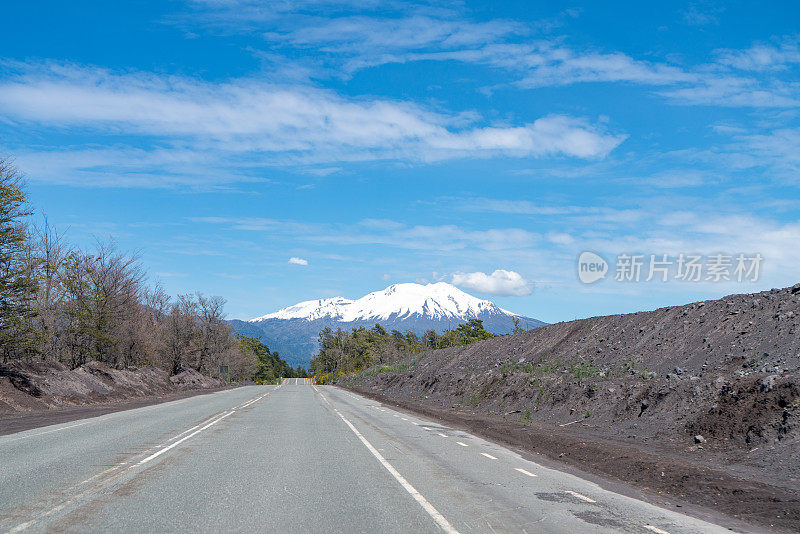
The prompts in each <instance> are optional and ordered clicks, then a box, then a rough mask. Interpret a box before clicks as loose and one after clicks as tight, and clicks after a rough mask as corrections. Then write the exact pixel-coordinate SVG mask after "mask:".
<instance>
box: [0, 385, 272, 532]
mask: <svg viewBox="0 0 800 534" xmlns="http://www.w3.org/2000/svg"><path fill="white" fill-rule="evenodd" d="M277 389H280V386H279V387H277V388H275V390H277ZM275 390H273V391H275ZM270 393H271V391H270V392H267V393H265V394H264V395H261V396H260V397H256V398H255V399H253V400H252V401H250V402H247V403H245V404H246V405H250V404H252V403H253V402H255V401H259V400H261V399H263V398H264V397H266V396H268V395H269V394H270ZM240 408H241V405H240V406H234V407H233V408H231V409H230V411H228V412H227V413H225V414H223V415H222V416H219V417H217V415H219V414H217V415H214V416H212V417H211V418H209V419H206V420H205V421H203V423H206V422H208V421H211V422H209V423H208V424H205V425H204V426H203V427H202V428H200V429H199V430H195V431H194V432H192V433H191V434H189V435H188V436H186V437H184V438H182V439H180V440H178V441H176V442H175V443H173V444H171V445H168V446H166V447H164V448H162V449H159V450H158V451H156V452H155V453H153V454H151V455H150V456H148V457H147V458H144V459H143V460H141V461H139V462H138V463H135V464H133V465H130V466H128V467H127V468H125V469H123V470H122V471H120V472H118V473H116V474H114V475H112V476H111V477H110V478H108V479H106V480H105V481H101V482H99V483H98V484H97V485H95V486H94V488H90V489H89V490H86V491H83V492H80V493H78V494H76V495H74V496H72V497H71V498H68V499H67V500H65V501H64V502H62V503H61V504H59V505H58V506H55V507H53V508H51V509H50V510H48V511H46V512H44V513H43V514H41V515H39V516H38V517H36V518H34V519H31V520H29V521H26V522H24V523H20V524H19V525H17V526H15V527H14V528H12V529H11V530H9V531H8V532H9V533H12V532H22V531H23V530H25V529H27V528H28V527H30V526H31V525H33V524H34V523H36V521H40V520H42V519H44V518H45V517H48V516H51V515H53V514H55V513H56V512H58V511H59V510H62V509H63V508H65V507H66V506H67V505H68V504H71V503H73V502H75V501H76V500H78V499H79V498H81V497H82V496H84V495H86V494H87V493H88V492H89V491H90V490H91V489H97V488H99V487H101V486H102V485H103V484H105V483H107V482H109V481H111V480H113V479H115V478H118V477H120V476H122V475H124V474H125V473H128V472H130V471H132V470H133V469H135V468H136V467H138V466H140V465H142V464H144V463H147V462H149V461H151V460H153V459H155V458H157V457H158V456H161V455H162V454H164V453H165V452H167V451H168V450H170V449H173V448H174V447H176V446H178V445H180V444H181V443H183V442H184V441H186V440H187V439H189V438H191V437H193V436H195V435H197V434H199V433H200V432H202V431H203V430H205V429H207V428H209V427H211V426H213V425H215V424H217V423H219V422H220V421H222V420H223V419H225V418H226V417H228V416H229V415H233V414H234V413H235V412H236V410H237V409H240ZM203 423H200V424H198V425H195V426H193V427H192V428H190V429H189V430H184V431H183V432H181V433H180V434H178V435H176V436H173V437H171V438H169V439H168V440H167V441H166V442H165V443H169V442H170V441H172V440H174V439H176V438H179V437H180V436H183V435H184V434H186V433H187V432H191V431H192V430H194V429H195V428H198V427H199V426H200V425H203ZM159 447H161V445H159ZM151 450H152V449H151ZM127 463H128V462H122V463H120V464H118V465H116V466H114V467H111V468H110V469H106V470H105V471H103V472H102V473H99V474H98V475H95V476H93V477H89V478H88V479H86V480H84V481H83V482H79V483H78V484H75V485H74V486H72V487H71V488H69V489H73V488H77V487H79V486H82V485H83V484H85V483H87V482H90V481H91V480H93V479H95V478H97V477H98V476H100V475H103V474H106V473H108V472H109V471H115V470H117V469H120V468H122V467H124V466H125V465H127Z"/></svg>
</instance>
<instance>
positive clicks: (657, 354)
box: [345, 284, 800, 525]
mask: <svg viewBox="0 0 800 534" xmlns="http://www.w3.org/2000/svg"><path fill="white" fill-rule="evenodd" d="M392 369H394V370H395V371H399V370H402V371H401V372H377V371H379V370H378V369H373V370H369V371H367V372H365V373H363V374H361V375H359V376H354V377H350V378H348V380H347V381H346V382H345V385H347V386H348V387H352V388H354V389H357V390H359V391H362V392H366V393H370V394H372V395H378V396H380V397H381V398H382V399H385V400H388V401H391V402H395V403H399V404H404V405H407V406H408V407H412V408H414V409H419V410H428V411H429V412H430V413H432V414H437V415H438V416H442V417H446V418H447V417H453V418H455V420H460V421H461V422H462V423H463V424H466V425H468V426H471V427H475V428H476V429H477V430H478V431H480V429H481V428H484V429H488V428H492V429H493V430H492V431H491V432H492V433H493V437H497V438H500V439H503V437H504V436H506V437H508V438H509V440H510V441H514V440H513V439H511V438H512V437H513V436H515V435H518V434H519V431H520V429H525V428H527V429H528V434H530V435H531V437H530V440H528V441H526V440H527V439H528V438H525V439H523V440H522V441H514V443H515V444H517V445H521V444H523V443H529V445H530V447H528V448H531V449H536V446H537V445H536V444H538V446H539V449H536V450H537V451H538V452H541V453H543V454H547V455H555V456H556V457H558V456H559V455H561V459H562V460H564V461H566V460H570V453H569V452H565V450H563V449H568V448H569V447H567V445H566V444H568V443H572V444H573V445H574V447H573V449H572V450H573V452H574V456H575V458H574V460H575V462H576V465H579V466H580V467H582V468H587V469H589V470H596V471H598V472H602V473H604V474H610V475H612V476H615V477H618V478H623V479H625V480H628V481H632V482H636V483H639V484H642V485H646V486H647V487H650V488H661V489H660V491H664V492H665V493H670V492H672V493H673V494H674V493H679V494H682V495H689V496H692V498H693V499H698V502H702V503H706V504H708V502H707V501H708V499H707V498H706V497H704V496H703V494H701V493H697V492H694V493H693V492H692V491H689V490H688V489H687V487H686V483H685V482H681V480H675V481H673V480H672V478H671V474H672V473H678V472H683V470H684V468H685V469H688V470H689V471H691V470H692V469H694V468H696V469H695V474H696V475H697V476H700V474H702V473H706V471H707V470H708V469H710V468H713V469H714V470H715V471H714V475H713V476H712V478H714V477H716V480H717V482H716V486H720V487H715V489H713V493H711V495H713V496H714V499H717V500H718V501H720V502H721V501H722V500H724V498H728V501H727V504H728V505H729V506H730V509H731V512H732V513H734V514H744V515H747V514H751V515H752V516H753V517H755V518H756V519H757V520H758V521H759V522H761V523H762V524H764V523H765V521H772V522H770V523H768V524H773V523H774V524H777V525H785V524H790V523H791V521H797V523H794V524H795V525H796V524H800V499H798V495H797V494H796V490H797V488H798V487H799V486H800V484H798V480H800V284H798V285H796V286H794V287H791V288H786V289H776V290H772V291H766V292H762V293H758V294H750V295H731V296H729V297H725V298H723V299H720V300H715V301H706V302H698V303H694V304H688V305H685V306H677V307H669V308H662V309H658V310H655V311H651V312H641V313H634V314H627V315H615V316H606V317H594V318H591V319H585V320H577V321H570V322H564V323H558V324H553V325H547V326H543V327H540V328H537V329H535V330H532V331H528V332H525V333H523V334H519V335H515V336H504V337H501V338H498V339H493V340H488V341H484V342H481V343H477V344H475V345H470V346H467V347H458V348H451V349H444V350H439V351H430V352H427V353H423V354H422V355H421V356H417V357H414V358H410V359H408V360H407V361H405V362H401V363H399V364H396V365H395V366H393V367H390V368H384V370H389V371H391V370H392ZM498 425H499V426H498ZM503 425H505V426H503ZM503 428H505V430H503ZM534 435H535V436H536V439H533V436H534ZM547 443H549V444H550V446H549V447H548V446H546V444H547ZM587 443H588V444H590V445H592V446H593V447H594V446H595V445H596V446H597V448H594V449H592V451H594V452H592V453H589V452H587V453H586V454H584V455H583V456H584V457H583V458H579V456H581V455H580V454H579V453H578V452H575V451H580V450H588V449H585V448H586V447H587V446H588V445H587ZM598 444H604V445H602V446H601V445H598ZM522 446H524V445H522ZM609 447H612V448H613V447H617V448H620V447H621V449H620V450H622V451H627V452H621V453H619V454H616V453H615V454H611V453H610V452H609V450H610V449H609ZM603 451H605V452H603ZM626 457H627V458H628V459H629V460H630V459H631V458H636V459H637V460H636V462H632V461H624V460H623V458H626ZM610 458H616V460H614V461H611V460H610ZM666 459H671V461H675V462H678V463H679V464H680V465H682V466H683V467H682V468H680V469H679V468H677V467H675V468H674V469H672V470H671V471H670V470H667V471H666V472H665V471H664V470H663V469H662V468H659V467H658V464H659V462H661V464H663V463H664V462H665V461H666ZM692 466H694V467H692ZM673 467H674V466H673ZM656 469H657V471H655V470H656ZM704 469H705V470H706V471H703V470H704ZM654 472H656V473H659V472H660V473H662V475H661V476H658V477H653V473H654ZM687 472H688V471H687ZM706 474H707V473H706ZM717 474H719V477H717ZM703 476H705V475H703ZM686 477H687V478H686V480H695V482H697V481H698V480H700V479H698V478H696V477H695V478H694V479H693V477H692V476H689V475H686ZM725 477H733V479H736V480H742V481H746V483H745V486H747V487H750V488H751V489H752V488H753V487H754V486H753V484H756V483H757V484H762V485H764V488H767V489H765V490H764V491H765V492H766V493H764V494H762V495H761V497H760V498H756V497H754V496H753V495H750V497H751V498H750V500H749V501H747V502H744V501H743V497H742V495H743V493H742V491H743V489H742V487H741V484H740V485H738V486H737V484H736V483H734V482H731V485H730V487H728V486H726V487H727V489H724V488H722V487H721V483H720V482H719V480H722V479H725ZM701 478H702V477H701ZM733 479H732V480H733ZM671 481H672V482H674V483H675V484H674V485H672V486H670V483H671ZM696 486H698V487H702V486H703V484H701V483H700V482H697V484H696ZM768 488H773V490H774V492H773V493H770V492H771V491H773V490H770V489H768ZM705 494H706V496H707V495H708V494H709V490H708V488H707V487H706V493H705ZM725 496H727V497H725ZM714 502H715V503H716V502H717V501H714ZM776 503H777V504H776ZM748 510H749V511H748ZM765 514H766V516H769V518H768V519H765V517H764V516H765ZM790 517H791V518H793V519H791V521H790V519H788V518H790Z"/></svg>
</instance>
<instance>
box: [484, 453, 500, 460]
mask: <svg viewBox="0 0 800 534" xmlns="http://www.w3.org/2000/svg"><path fill="white" fill-rule="evenodd" d="M481 454H482V455H484V456H486V457H487V458H489V459H490V460H497V457H496V456H492V455H491V454H489V453H488V452H482V453H481Z"/></svg>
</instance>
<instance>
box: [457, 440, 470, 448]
mask: <svg viewBox="0 0 800 534" xmlns="http://www.w3.org/2000/svg"><path fill="white" fill-rule="evenodd" d="M456 443H458V444H459V445H461V446H462V447H469V445H467V444H466V443H461V442H460V441H456Z"/></svg>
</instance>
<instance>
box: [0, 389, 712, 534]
mask: <svg viewBox="0 0 800 534" xmlns="http://www.w3.org/2000/svg"><path fill="white" fill-rule="evenodd" d="M0 466H2V469H0V532H45V531H56V530H57V531H66V532H109V531H111V532H121V531H125V532H181V531H182V532H186V531H191V532H220V531H241V532H249V531H262V532H325V533H330V532H348V533H349V532H381V533H383V532H414V533H418V532H420V533H422V532H442V531H445V532H529V533H534V532H536V533H546V532H569V533H580V532H639V533H643V534H647V533H652V532H655V533H663V532H668V533H672V534H677V533H682V532H698V533H699V532H702V533H710V532H725V531H726V530H725V529H722V528H721V527H718V526H715V525H712V524H710V523H705V522H703V521H700V520H697V519H694V518H691V517H688V516H685V515H681V514H678V513H675V512H673V511H669V510H664V509H661V508H658V507H656V506H653V505H650V504H647V503H644V502H641V501H637V500H634V499H631V498H628V497H624V496H621V495H618V494H616V493H612V492H609V491H606V490H603V489H601V488H600V487H598V486H597V485H595V484H593V483H591V482H587V481H584V480H582V479H580V478H577V477H574V476H572V475H569V474H565V473H562V472H560V471H557V470H554V469H548V468H545V467H543V466H541V465H538V464H536V463H533V462H531V461H527V460H525V459H523V458H522V457H520V456H519V455H518V454H516V453H514V452H512V451H510V450H508V449H505V448H503V447H501V446H499V445H496V444H493V443H491V442H487V441H485V440H482V439H479V438H477V437H474V436H472V435H470V434H467V433H465V432H462V431H459V430H454V429H452V428H449V427H447V426H442V425H439V424H436V423H432V422H430V421H426V420H424V419H422V418H419V417H416V416H413V415H409V414H407V413H404V412H399V411H395V410H392V409H390V408H388V407H386V406H384V405H381V404H380V403H377V402H375V401H372V400H369V399H366V398H364V397H360V396H358V395H353V394H351V393H349V392H347V391H344V390H341V389H338V388H335V387H332V386H315V385H313V384H312V383H311V381H310V380H307V379H289V380H286V381H284V383H283V384H282V385H280V386H250V387H242V388H238V389H233V390H226V391H221V392H217V393H212V394H208V395H200V396H196V397H191V398H187V399H182V400H178V401H174V402H168V403H164V404H159V405H155V406H148V407H145V408H139V409H135V410H128V411H124V412H117V413H112V414H107V415H103V416H101V417H96V418H91V419H84V420H79V421H73V422H70V423H65V424H61V425H54V426H49V427H42V428H37V429H34V430H28V431H25V432H19V433H17V434H10V435H6V436H0Z"/></svg>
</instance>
